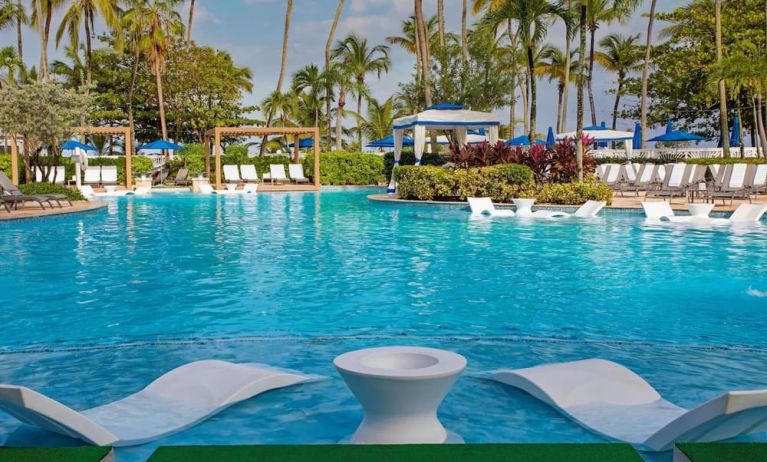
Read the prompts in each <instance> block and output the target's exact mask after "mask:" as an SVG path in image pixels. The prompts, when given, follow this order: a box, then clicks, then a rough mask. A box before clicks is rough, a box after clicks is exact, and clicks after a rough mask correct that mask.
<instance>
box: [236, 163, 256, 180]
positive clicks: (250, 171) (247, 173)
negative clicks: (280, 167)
mask: <svg viewBox="0 0 767 462" xmlns="http://www.w3.org/2000/svg"><path fill="white" fill-rule="evenodd" d="M240 175H241V176H240V178H241V179H242V181H244V182H245V183H258V173H257V172H256V166H255V165H253V164H243V165H240Z"/></svg>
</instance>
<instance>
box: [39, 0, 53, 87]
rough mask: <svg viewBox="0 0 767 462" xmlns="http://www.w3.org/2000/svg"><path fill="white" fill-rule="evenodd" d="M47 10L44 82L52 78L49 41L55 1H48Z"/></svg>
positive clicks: (44, 33)
mask: <svg viewBox="0 0 767 462" xmlns="http://www.w3.org/2000/svg"><path fill="white" fill-rule="evenodd" d="M46 4H47V10H46V11H45V29H44V30H43V51H42V53H41V54H42V55H45V61H44V62H43V63H42V67H43V69H42V70H43V75H44V77H43V78H44V80H48V78H49V77H50V66H49V64H48V41H49V40H50V37H51V23H52V22H53V1H52V0H46Z"/></svg>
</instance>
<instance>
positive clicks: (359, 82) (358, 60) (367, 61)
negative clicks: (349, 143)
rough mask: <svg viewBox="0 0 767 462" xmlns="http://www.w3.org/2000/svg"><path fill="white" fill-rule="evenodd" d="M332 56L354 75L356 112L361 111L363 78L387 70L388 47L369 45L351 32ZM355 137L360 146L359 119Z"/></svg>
mask: <svg viewBox="0 0 767 462" xmlns="http://www.w3.org/2000/svg"><path fill="white" fill-rule="evenodd" d="M333 58H334V59H337V60H339V61H341V62H343V63H344V66H345V67H346V68H348V69H349V71H350V72H351V73H352V74H353V75H354V79H355V82H356V85H355V90H356V91H355V93H356V95H357V114H361V113H362V98H363V96H364V95H365V93H366V91H367V85H366V82H365V79H366V78H367V76H368V75H369V74H375V75H377V76H378V78H381V74H383V73H385V72H389V68H390V67H391V59H389V47H388V46H386V45H376V46H373V47H371V46H369V45H368V41H367V39H364V38H361V37H359V36H358V35H355V34H351V35H349V36H348V37H346V38H345V39H344V40H342V41H341V42H339V43H338V46H336V48H335V49H334V50H333ZM357 131H358V133H357V137H358V142H359V144H360V146H362V138H363V136H362V135H363V134H362V130H361V121H359V120H358V122H357Z"/></svg>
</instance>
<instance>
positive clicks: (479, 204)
mask: <svg viewBox="0 0 767 462" xmlns="http://www.w3.org/2000/svg"><path fill="white" fill-rule="evenodd" d="M466 200H468V201H469V207H471V215H472V216H473V217H479V216H482V215H488V216H491V217H513V216H515V213H514V211H513V210H506V209H504V210H499V209H496V208H495V205H494V204H493V200H492V199H490V198H489V197H468V198H467V199H466Z"/></svg>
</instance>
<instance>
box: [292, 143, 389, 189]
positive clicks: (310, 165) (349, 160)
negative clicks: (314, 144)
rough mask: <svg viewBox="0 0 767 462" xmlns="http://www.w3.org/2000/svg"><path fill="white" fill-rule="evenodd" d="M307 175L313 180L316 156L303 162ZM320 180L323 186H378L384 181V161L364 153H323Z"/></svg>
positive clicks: (310, 156)
mask: <svg viewBox="0 0 767 462" xmlns="http://www.w3.org/2000/svg"><path fill="white" fill-rule="evenodd" d="M303 164H304V172H305V175H306V176H307V177H308V178H310V179H313V176H314V155H313V154H310V155H308V156H306V158H305V159H304V161H303ZM320 180H321V183H322V184H323V185H332V186H347V185H377V184H380V183H381V182H382V181H383V180H384V160H383V159H382V158H381V157H380V156H377V155H375V154H368V153H364V152H343V151H335V152H323V153H321V154H320Z"/></svg>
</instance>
